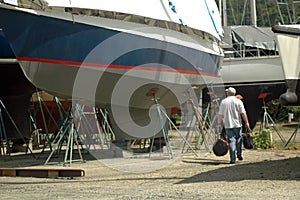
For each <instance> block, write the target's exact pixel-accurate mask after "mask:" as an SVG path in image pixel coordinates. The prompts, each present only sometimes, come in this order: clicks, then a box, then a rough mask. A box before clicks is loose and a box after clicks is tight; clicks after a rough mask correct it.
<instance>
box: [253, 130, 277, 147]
mask: <svg viewBox="0 0 300 200" xmlns="http://www.w3.org/2000/svg"><path fill="white" fill-rule="evenodd" d="M271 134H272V131H271V130H270V129H265V128H264V129H262V130H261V132H260V131H257V132H255V133H254V135H253V142H254V147H255V148H256V149H268V148H272V147H273V144H272V142H271Z"/></svg>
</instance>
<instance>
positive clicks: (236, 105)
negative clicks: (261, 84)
mask: <svg viewBox="0 0 300 200" xmlns="http://www.w3.org/2000/svg"><path fill="white" fill-rule="evenodd" d="M235 93H236V90H235V89H234V88H233V87H229V88H228V89H226V95H227V97H226V98H225V99H223V100H222V101H221V104H220V109H219V117H218V126H219V128H220V127H221V125H222V122H223V125H224V127H225V132H226V135H227V138H228V142H229V145H230V164H234V163H235V161H236V157H237V158H238V159H239V160H243V157H242V118H243V120H244V121H245V126H246V128H249V121H248V117H247V114H246V110H245V107H244V104H243V102H242V101H241V100H240V99H238V98H236V96H235Z"/></svg>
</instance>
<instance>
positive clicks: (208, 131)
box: [182, 98, 215, 152]
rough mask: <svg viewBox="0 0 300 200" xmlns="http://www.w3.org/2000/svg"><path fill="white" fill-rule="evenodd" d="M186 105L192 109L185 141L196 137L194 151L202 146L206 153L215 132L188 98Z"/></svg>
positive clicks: (210, 147)
mask: <svg viewBox="0 0 300 200" xmlns="http://www.w3.org/2000/svg"><path fill="white" fill-rule="evenodd" d="M187 103H188V104H190V106H191V107H192V110H193V117H192V122H191V126H189V129H188V132H187V135H186V140H190V141H191V140H193V138H194V137H196V138H197V140H196V143H195V149H200V148H201V145H203V144H204V146H205V149H206V151H208V152H210V151H211V149H212V146H213V143H214V141H215V131H214V128H213V124H211V123H210V121H209V120H205V119H208V116H205V117H204V116H203V115H202V113H201V111H200V110H199V108H198V107H197V106H196V105H195V103H194V101H193V99H192V98H190V99H189V100H188V102H187ZM208 114H209V113H207V115H208ZM184 145H185V143H184ZM183 149H184V147H183ZM183 149H182V150H183Z"/></svg>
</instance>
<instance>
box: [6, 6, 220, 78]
mask: <svg viewBox="0 0 300 200" xmlns="http://www.w3.org/2000/svg"><path fill="white" fill-rule="evenodd" d="M1 19H2V20H1ZM0 27H4V28H3V29H4V32H5V34H6V35H7V37H8V39H9V41H10V43H11V45H12V47H13V50H14V52H15V54H16V56H17V58H18V59H19V60H30V61H33V62H34V61H40V59H43V61H42V62H52V63H55V62H57V63H61V62H64V63H66V64H68V65H74V64H75V65H82V64H86V65H93V66H98V67H99V66H101V65H114V66H119V67H121V68H124V67H125V68H126V67H127V68H134V67H136V66H139V67H140V66H143V65H145V64H148V63H158V64H160V65H157V66H156V70H160V69H164V68H165V66H168V68H170V67H171V68H172V69H174V70H180V71H181V72H182V73H188V74H190V73H192V74H194V73H195V74H203V75H209V76H216V75H217V73H218V70H219V64H220V55H213V54H209V53H206V52H202V51H199V50H196V49H192V48H188V47H185V46H181V45H178V44H172V43H168V42H165V41H159V40H155V39H151V38H147V37H143V36H139V35H133V34H130V33H122V36H120V38H118V39H120V40H121V41H118V43H117V42H112V43H111V46H110V48H108V49H105V52H107V55H112V54H116V53H118V48H122V46H126V48H127V49H133V51H131V52H127V53H126V54H123V55H120V57H117V58H116V59H114V60H110V59H109V58H107V57H104V56H97V57H92V58H90V59H89V60H86V58H87V56H88V55H89V54H90V53H91V52H92V51H93V50H94V49H95V48H97V46H98V45H100V44H101V43H103V42H104V41H107V40H109V39H110V38H111V37H114V36H116V35H117V34H120V33H121V32H120V31H117V30H111V29H107V28H103V27H97V26H91V25H87V24H81V23H73V22H72V21H66V20H62V19H57V18H50V17H45V16H38V15H33V14H29V13H24V12H16V11H12V10H8V9H1V8H0ZM115 45H118V46H115ZM176 52H178V53H179V52H180V55H185V56H186V57H180V56H178V55H176ZM145 68H147V66H145Z"/></svg>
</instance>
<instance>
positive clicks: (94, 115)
mask: <svg viewBox="0 0 300 200" xmlns="http://www.w3.org/2000/svg"><path fill="white" fill-rule="evenodd" d="M75 107H76V109H75V112H76V116H77V118H78V121H77V123H76V124H77V130H78V132H79V133H80V134H79V135H80V136H81V139H82V141H83V142H84V143H85V146H86V147H87V149H88V150H92V148H94V149H98V148H100V149H109V148H110V142H111V137H114V132H113V131H112V128H111V126H110V124H109V123H108V117H107V112H106V111H103V110H102V109H98V108H95V107H89V106H85V105H80V104H75ZM98 119H101V124H100V122H99V120H98ZM110 134H111V135H110Z"/></svg>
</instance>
